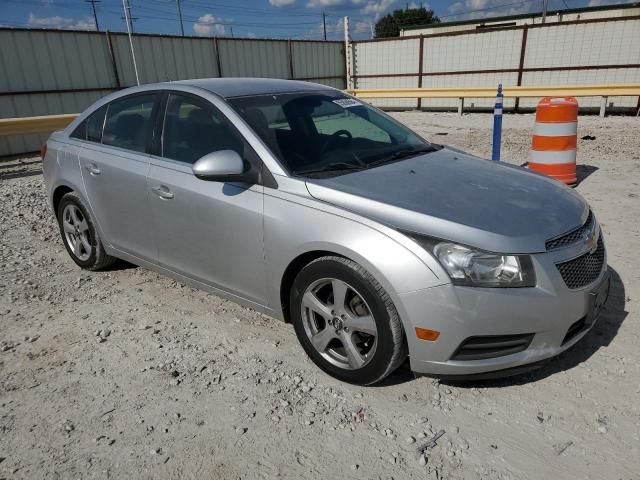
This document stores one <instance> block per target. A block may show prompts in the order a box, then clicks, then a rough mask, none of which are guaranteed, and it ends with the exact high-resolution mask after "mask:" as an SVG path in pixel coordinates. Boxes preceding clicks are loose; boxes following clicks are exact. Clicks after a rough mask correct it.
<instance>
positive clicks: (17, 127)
mask: <svg viewBox="0 0 640 480" xmlns="http://www.w3.org/2000/svg"><path fill="white" fill-rule="evenodd" d="M77 116H78V114H77V113H65V114H62V115H45V116H42V117H21V118H0V136H2V135H23V134H25V133H42V132H53V131H54V130H60V129H61V128H64V127H66V126H67V125H69V124H70V123H71V122H72V121H73V119H74V118H76V117H77Z"/></svg>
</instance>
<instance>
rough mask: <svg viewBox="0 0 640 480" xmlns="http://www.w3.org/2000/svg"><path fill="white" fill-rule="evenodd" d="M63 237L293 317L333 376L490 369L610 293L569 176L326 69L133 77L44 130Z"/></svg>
mask: <svg viewBox="0 0 640 480" xmlns="http://www.w3.org/2000/svg"><path fill="white" fill-rule="evenodd" d="M42 154H43V158H44V162H43V163H44V176H45V181H46V185H47V189H48V193H49V201H50V204H51V207H52V208H53V211H54V213H55V215H56V217H57V220H58V222H59V225H60V233H61V235H62V240H63V242H64V245H65V247H66V249H67V251H68V253H69V255H70V256H71V258H72V259H73V261H74V262H75V263H77V264H78V265H79V266H80V267H82V268H85V269H88V270H98V269H100V268H104V267H107V266H108V265H110V264H111V263H112V262H113V261H114V260H115V259H116V258H121V259H124V260H126V261H129V262H132V263H134V264H136V265H141V266H144V267H146V268H149V269H152V270H155V271H158V272H161V273H163V274H166V275H168V276H171V277H173V278H175V279H177V280H179V281H181V282H184V283H187V284H190V285H192V286H195V287H199V288H202V289H206V290H208V291H211V292H213V293H215V294H217V295H221V296H225V297H227V298H230V299H232V300H233V301H236V302H238V303H241V304H243V305H245V306H248V307H251V308H254V309H256V310H259V311H261V312H264V313H265V314H267V315H270V316H273V317H276V318H279V319H282V320H284V321H287V322H291V323H292V324H293V326H294V328H295V331H296V334H297V336H298V339H299V340H300V343H301V345H302V347H303V348H304V350H305V352H306V353H307V354H308V355H309V357H311V359H312V360H313V361H314V362H315V363H316V364H317V365H318V367H320V368H321V369H322V370H324V371H325V372H327V373H329V374H330V375H333V376H334V377H337V378H338V379H341V380H343V381H347V382H351V383H357V384H371V383H375V382H377V381H379V380H381V379H383V378H384V377H386V376H387V375H388V374H389V373H391V372H393V371H394V370H395V369H396V368H397V367H398V366H399V365H400V364H401V363H403V362H404V361H405V360H406V359H407V357H408V358H409V360H410V366H411V369H412V370H413V371H414V372H416V373H420V374H427V375H433V376H439V377H458V378H461V377H464V378H467V377H469V376H471V377H473V376H502V375H508V374H513V373H517V372H522V371H525V370H528V369H531V368H533V367H535V366H538V365H540V364H541V363H542V362H544V361H546V360H548V359H550V358H551V357H553V356H555V355H557V354H558V353H560V352H562V351H564V350H566V349H567V348H570V347H571V346H572V345H574V344H575V343H576V342H578V341H579V340H580V339H581V338H582V337H583V336H584V335H585V333H586V332H587V331H588V330H589V329H590V328H591V327H592V326H593V324H594V322H595V320H596V318H597V316H598V314H599V312H600V310H601V309H602V306H603V304H604V302H605V301H606V298H607V294H608V286H609V279H608V274H607V263H606V253H605V246H604V242H603V239H602V235H601V232H600V227H599V225H598V221H597V219H596V217H595V215H594V214H593V212H592V211H591V210H590V208H589V205H587V203H586V202H585V201H584V199H583V198H582V197H581V196H580V195H579V194H578V193H576V192H575V191H574V190H572V189H571V188H568V187H566V186H564V185H562V184H560V183H559V182H557V181H555V180H552V179H549V178H546V177H543V176H541V175H539V174H537V173H533V172H530V171H527V170H526V169H523V168H519V167H514V166H511V165H507V164H504V163H500V162H492V161H487V160H482V159H479V158H475V157H473V156H471V155H469V154H466V153H464V152H462V151H459V150H456V149H453V148H448V147H443V146H441V145H436V144H433V143H430V142H428V141H427V140H425V139H424V138H422V137H421V136H420V135H418V134H416V133H414V132H412V131H411V130H410V129H408V128H407V127H405V126H403V125H401V124H400V123H398V122H397V121H395V120H394V119H392V118H390V117H389V116H387V115H386V114H384V113H383V112H381V111H379V110H377V109H375V108H373V107H371V106H369V105H367V104H366V103H363V102H361V101H360V100H358V99H356V98H353V97H351V96H349V95H347V94H345V93H344V92H342V91H340V90H336V89H332V88H329V87H326V86H323V85H316V84H312V83H306V82H296V81H286V80H272V79H248V78H247V79H245V78H238V79H232V78H226V79H202V80H190V81H180V82H170V83H161V84H154V85H145V86H140V87H134V88H129V89H126V90H122V91H119V92H117V93H114V94H111V95H109V96H107V97H105V98H103V99H102V100H99V101H98V102H96V103H95V104H94V105H92V106H91V107H89V108H88V109H87V110H86V111H85V112H84V113H82V114H81V115H80V116H79V117H78V118H77V119H76V120H75V121H73V122H72V123H71V124H70V125H69V126H68V127H67V128H66V129H65V130H64V131H59V132H55V133H54V134H52V135H51V137H50V138H49V140H48V142H47V144H46V145H45V146H43V152H42Z"/></svg>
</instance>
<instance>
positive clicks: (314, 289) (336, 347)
mask: <svg viewBox="0 0 640 480" xmlns="http://www.w3.org/2000/svg"><path fill="white" fill-rule="evenodd" d="M301 308H302V312H301V313H302V322H303V325H304V330H305V333H306V335H307V337H308V338H309V341H310V342H311V345H313V347H314V348H315V350H316V351H317V352H318V353H319V354H320V355H322V357H323V358H325V359H326V360H327V361H329V362H330V363H332V364H333V365H335V366H337V367H340V368H344V369H346V370H355V369H359V368H362V367H364V366H365V365H366V364H367V363H368V362H369V361H370V360H371V359H372V358H373V356H374V354H375V350H376V346H377V336H378V330H377V327H376V322H375V319H374V317H373V314H372V313H371V309H370V308H369V306H368V305H367V302H366V301H365V300H364V298H363V297H362V295H360V294H359V293H358V291H357V290H356V289H355V288H354V287H352V286H351V285H349V284H348V283H346V282H344V281H342V280H338V279H336V278H323V279H320V280H316V281H315V282H313V283H312V284H311V285H309V287H307V289H306V291H305V292H304V295H303V296H302V306H301Z"/></svg>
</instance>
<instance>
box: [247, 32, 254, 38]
mask: <svg viewBox="0 0 640 480" xmlns="http://www.w3.org/2000/svg"><path fill="white" fill-rule="evenodd" d="M247 38H256V34H255V33H253V32H247Z"/></svg>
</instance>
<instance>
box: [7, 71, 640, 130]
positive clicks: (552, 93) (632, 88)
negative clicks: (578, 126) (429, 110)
mask: <svg viewBox="0 0 640 480" xmlns="http://www.w3.org/2000/svg"><path fill="white" fill-rule="evenodd" d="M347 92H349V93H350V94H352V95H355V96H356V97H361V98H458V99H461V100H462V99H465V98H493V97H495V96H496V88H495V87H487V88H484V87H469V88H449V87H447V88H358V89H354V90H347ZM502 93H503V95H504V96H505V97H522V98H524V97H562V96H567V97H602V98H603V100H605V99H606V98H607V97H619V96H636V95H638V96H640V84H637V83H632V84H617V85H615V84H614V85H561V86H558V85H556V86H552V87H503V89H502ZM605 103H606V101H603V102H602V106H601V110H600V114H601V115H604V109H605V107H606V105H605ZM458 111H459V112H461V111H462V103H461V104H460V105H459V108H458ZM77 116H78V114H76V113H67V114H63V115H46V116H42V117H23V118H0V136H3V135H23V134H26V133H42V132H53V131H54V130H59V129H61V128H64V127H66V126H67V125H69V123H71V122H72V121H73V119H74V118H76V117H77Z"/></svg>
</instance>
